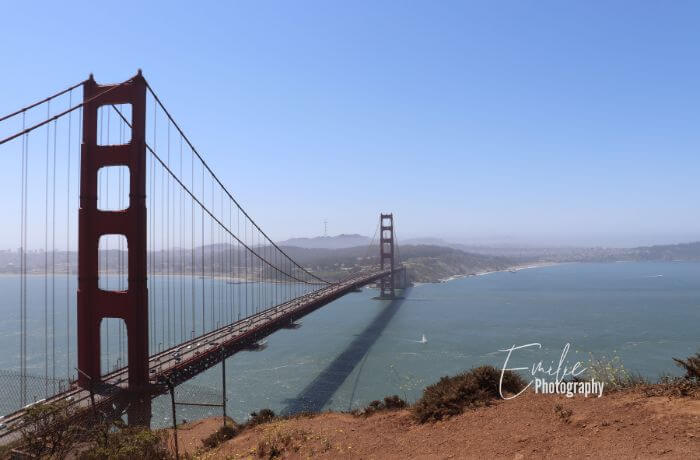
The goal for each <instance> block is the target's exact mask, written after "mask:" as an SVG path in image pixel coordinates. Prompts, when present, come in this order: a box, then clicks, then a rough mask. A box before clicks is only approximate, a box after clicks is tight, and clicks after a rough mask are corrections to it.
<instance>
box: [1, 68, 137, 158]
mask: <svg viewBox="0 0 700 460" xmlns="http://www.w3.org/2000/svg"><path fill="white" fill-rule="evenodd" d="M132 80H133V78H131V79H129V80H126V81H124V82H121V83H119V84H117V85H114V86H112V87H110V88H108V89H106V90H104V91H102V92H101V93H100V94H95V95H94V96H93V97H91V98H90V99H88V100H87V101H83V102H81V103H80V104H77V105H74V106H73V107H71V108H69V109H67V110H64V111H63V112H61V113H58V114H56V115H54V116H53V117H50V118H47V119H46V120H44V121H41V122H39V123H37V124H35V125H32V126H30V127H29V128H24V126H23V127H22V130H21V131H18V132H16V133H15V134H12V135H10V136H8V137H6V138H4V139H2V140H0V145H2V144H5V143H7V142H10V141H11V140H13V139H16V138H18V137H20V136H23V135H25V134H28V133H30V132H32V131H34V130H35V129H37V128H41V127H42V126H44V125H45V124H47V123H51V122H52V121H54V120H58V119H59V118H61V117H62V116H64V115H67V114H69V113H71V112H73V111H74V110H77V109H79V108H80V107H83V106H85V105H87V104H89V103H90V102H92V101H94V100H95V99H97V98H99V97H101V96H104V95H105V94H107V93H110V92H112V91H114V90H115V89H117V88H119V87H121V86H124V85H126V84H128V83H131V82H132ZM23 124H24V123H23Z"/></svg>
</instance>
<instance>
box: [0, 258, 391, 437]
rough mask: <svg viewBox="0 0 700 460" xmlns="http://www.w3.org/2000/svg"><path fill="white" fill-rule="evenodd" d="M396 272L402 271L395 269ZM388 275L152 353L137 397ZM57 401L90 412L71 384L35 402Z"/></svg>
mask: <svg viewBox="0 0 700 460" xmlns="http://www.w3.org/2000/svg"><path fill="white" fill-rule="evenodd" d="M398 270H401V268H397V269H396V271H398ZM390 272H391V269H386V270H378V269H377V270H373V271H367V272H362V273H360V274H357V275H355V276H353V277H351V278H348V279H346V280H343V281H341V282H338V283H334V284H330V285H328V286H327V287H324V288H322V289H319V290H317V291H315V292H312V293H309V294H306V295H303V296H300V297H297V298H295V299H292V300H290V301H288V302H285V303H282V304H280V305H277V306H275V307H272V308H269V309H267V310H264V311H262V312H259V313H257V314H255V315H252V316H249V317H247V318H245V319H242V320H239V321H236V322H235V323H232V324H229V325H226V326H224V327H221V328H219V329H215V330H213V331H211V332H208V333H206V334H203V335H201V336H199V337H196V338H194V339H192V340H189V341H186V342H184V343H182V344H180V345H178V346H176V347H173V348H169V349H167V350H164V351H162V352H160V353H157V354H155V355H152V356H151V357H150V358H149V368H150V369H149V372H150V381H151V383H152V384H153V385H152V386H151V388H149V389H148V391H146V392H145V393H142V394H147V395H148V396H149V397H150V398H154V397H156V396H158V395H160V394H163V393H165V392H166V391H167V387H166V386H165V385H164V382H166V381H170V382H171V383H172V384H173V385H178V384H180V383H182V382H184V381H186V380H188V379H190V378H192V377H194V376H195V375H197V374H199V373H201V372H203V371H205V370H206V369H208V368H210V367H212V366H214V365H216V364H218V363H219V362H221V360H222V359H224V358H225V357H228V356H231V355H233V354H235V353H237V352H238V351H241V350H245V349H250V348H252V347H255V345H256V343H257V342H258V341H259V340H261V339H262V338H264V337H266V336H268V335H270V334H272V333H273V332H275V331H277V330H279V329H282V328H285V327H289V326H290V325H291V324H292V323H293V322H294V321H296V320H297V319H299V318H301V317H303V316H305V315H307V314H309V313H311V312H312V311H314V310H316V309H318V308H320V307H322V306H324V305H327V304H328V303H330V302H332V301H333V300H335V299H337V298H339V297H341V296H343V295H345V294H347V293H348V292H351V291H353V290H355V289H357V288H359V287H362V286H364V285H367V284H369V283H372V282H374V281H376V280H378V279H380V278H382V277H383V276H386V275H388V274H389V273H390ZM127 380H128V369H127V368H126V367H124V368H121V369H118V370H116V371H114V372H111V373H109V374H107V375H105V376H104V377H103V382H102V383H101V384H99V385H96V386H95V388H94V389H93V390H94V396H93V397H94V399H95V406H99V407H103V406H105V405H107V404H111V403H112V402H113V401H115V400H116V399H117V398H119V397H120V396H123V394H124V393H126V392H127V389H128V388H127ZM58 401H66V402H67V403H68V404H69V405H71V406H73V407H76V408H78V409H89V408H90V406H91V394H90V392H89V391H88V390H87V389H84V388H81V387H79V386H77V385H76V384H75V383H74V384H73V385H72V386H71V388H70V389H69V390H67V391H64V392H61V393H58V394H56V395H54V396H52V397H51V398H49V399H47V400H45V401H39V402H37V403H50V402H58ZM37 403H34V404H37ZM31 405H33V404H31ZM31 405H29V406H26V407H25V408H23V409H20V410H18V411H16V412H14V413H12V414H9V415H6V416H5V417H4V418H3V419H2V420H0V422H2V423H3V424H4V425H5V427H4V428H3V429H2V430H1V431H0V443H2V444H4V443H7V442H10V441H11V440H13V439H16V438H17V436H18V430H19V429H21V428H22V426H23V416H24V414H25V410H26V409H27V408H28V407H30V406H31Z"/></svg>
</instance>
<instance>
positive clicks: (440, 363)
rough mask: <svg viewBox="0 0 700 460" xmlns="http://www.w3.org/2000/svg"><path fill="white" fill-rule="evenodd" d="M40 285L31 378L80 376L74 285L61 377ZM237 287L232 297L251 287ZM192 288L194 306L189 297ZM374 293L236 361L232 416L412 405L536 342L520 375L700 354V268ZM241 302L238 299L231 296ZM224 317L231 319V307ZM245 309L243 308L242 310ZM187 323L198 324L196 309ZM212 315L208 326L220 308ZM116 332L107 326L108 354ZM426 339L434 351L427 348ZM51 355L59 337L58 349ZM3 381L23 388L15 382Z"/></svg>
mask: <svg viewBox="0 0 700 460" xmlns="http://www.w3.org/2000/svg"><path fill="white" fill-rule="evenodd" d="M29 278H30V280H29V290H30V298H29V304H30V305H29V311H30V314H29V326H30V328H29V332H30V334H29V340H28V341H29V359H28V362H29V372H30V373H31V374H33V375H37V376H43V375H44V373H45V372H48V375H50V376H51V375H52V374H53V373H54V372H55V374H56V376H57V377H65V375H66V373H68V372H71V369H72V368H74V367H75V357H74V356H75V343H74V339H73V340H72V342H70V354H71V356H72V358H71V362H70V365H69V363H68V362H67V360H66V350H67V348H68V347H69V345H68V343H69V342H67V335H66V334H67V333H68V330H69V328H70V330H71V331H73V332H72V335H74V331H75V312H74V311H72V312H71V315H72V316H71V321H70V322H66V321H65V313H64V312H65V311H66V302H68V305H73V302H74V290H75V279H74V278H73V279H67V278H65V277H64V278H63V279H61V278H58V279H57V282H56V286H55V287H54V286H51V284H49V286H48V287H49V292H50V293H51V292H54V291H53V289H52V288H55V292H56V294H55V296H56V302H55V310H56V325H55V330H56V347H55V349H56V356H57V357H56V363H57V364H56V369H55V371H54V369H52V367H51V366H49V368H48V371H46V370H45V368H44V364H43V363H44V333H43V331H44V329H43V328H44V319H43V311H44V301H43V299H44V281H43V277H41V276H30V277H29ZM18 280H19V278H18V277H14V276H3V277H0V292H2V293H3V297H2V299H0V302H2V303H0V311H2V312H3V314H4V319H3V321H2V322H0V331H1V332H2V333H0V349H1V350H4V352H3V353H0V372H5V370H9V371H10V372H15V371H16V370H17V369H18V367H19V346H18V344H19V316H18V302H19V290H18V286H19V282H18ZM67 282H70V284H67ZM165 282H166V280H165V279H163V278H158V277H156V278H154V279H153V280H152V283H153V284H152V289H151V291H149V292H150V293H151V296H153V295H154V293H155V294H156V298H155V299H154V298H151V306H152V307H154V317H155V318H156V319H157V320H158V319H160V320H161V321H160V322H159V323H158V328H157V331H156V334H157V337H159V338H157V339H156V340H152V341H151V342H152V347H154V348H155V347H158V346H159V342H162V341H164V340H165V341H167V335H166V334H165V333H164V332H163V331H162V330H161V326H162V324H163V323H162V317H163V313H164V312H165V308H166V307H165V306H164V304H163V303H162V297H163V296H162V289H161V288H162V286H163V283H165ZM179 282H183V283H187V284H188V285H189V284H190V283H191V279H182V280H178V278H177V277H171V279H170V283H172V288H173V289H174V291H173V296H174V297H173V299H179V297H178V296H177V291H178V289H180V288H179V287H178V283H179ZM200 282H201V281H199V280H197V283H200ZM207 283H209V284H207V285H206V286H204V291H205V293H208V292H210V291H211V292H212V294H207V295H211V297H205V298H204V302H205V303H207V304H210V303H212V299H215V294H216V292H218V291H216V289H218V288H219V285H218V284H217V283H220V284H221V285H222V286H221V287H222V289H224V287H223V284H225V283H223V282H221V281H207ZM228 286H229V287H228V289H232V290H233V291H231V292H232V293H234V292H235V289H240V288H242V287H241V286H239V287H236V286H233V287H231V285H228ZM211 287H213V288H214V290H211V289H210V288H211ZM182 289H183V291H182V292H185V294H186V297H187V298H189V293H188V292H187V290H186V288H185V287H183V288H182ZM251 289H252V288H251ZM66 293H68V294H69V295H68V296H66ZM158 293H161V295H159V294H158ZM375 295H376V291H373V290H370V289H365V290H363V291H362V292H360V293H352V294H348V295H346V296H345V297H343V298H341V299H339V300H337V301H335V302H333V303H332V304H330V305H327V306H326V307H324V308H322V309H320V310H318V311H316V312H314V313H312V314H311V315H309V316H307V317H305V318H304V319H303V320H302V322H303V324H302V327H301V328H299V329H295V330H281V331H279V332H277V333H275V334H273V335H272V336H270V337H269V338H268V339H267V340H268V347H267V349H266V350H264V351H261V352H242V353H239V354H237V355H234V356H233V357H232V358H230V359H228V361H227V374H228V375H227V386H228V398H229V400H228V413H229V415H231V416H233V417H234V418H236V419H239V420H242V419H245V418H246V417H247V415H248V414H249V413H250V412H251V411H253V410H257V409H261V408H265V407H269V408H271V409H273V410H275V411H276V412H294V411H299V410H329V409H332V410H348V409H352V408H355V407H364V406H366V405H367V403H368V402H370V401H371V400H373V399H377V398H381V397H383V396H385V395H389V394H398V395H399V396H401V397H403V398H406V399H408V400H410V401H412V400H415V399H417V398H418V397H419V395H420V393H421V390H422V389H423V388H424V387H425V386H426V385H428V384H430V383H432V382H434V381H436V380H437V379H438V378H439V377H440V376H442V375H448V374H454V373H456V372H459V371H461V370H463V369H468V368H470V367H472V366H476V365H480V364H493V365H496V366H499V367H500V366H502V365H503V362H504V358H505V353H503V352H501V351H499V350H502V349H505V348H508V347H511V346H512V345H524V344H528V343H533V342H538V343H541V345H542V348H541V349H538V350H535V349H528V350H522V351H520V352H516V353H515V354H514V356H513V360H512V362H511V363H510V365H511V367H515V366H518V367H519V366H532V364H534V363H536V362H538V361H543V362H544V363H545V364H548V363H551V362H552V361H558V359H559V357H560V355H561V352H562V347H563V346H564V345H565V344H566V343H570V344H571V351H570V352H569V355H568V358H567V360H568V362H569V363H574V362H576V361H582V362H587V361H588V360H589V357H590V354H591V353H592V354H593V355H594V356H596V357H603V356H607V357H609V358H612V357H619V359H620V360H621V361H622V362H623V363H624V365H625V367H626V368H627V369H630V370H632V371H635V372H639V373H640V374H642V375H643V376H646V377H649V378H652V379H654V378H657V377H658V376H659V375H661V374H664V373H671V374H676V375H679V374H680V369H679V368H677V367H676V366H674V364H673V362H672V360H671V357H686V356H688V355H690V354H692V353H694V352H696V351H697V350H698V349H699V348H700V333H699V332H698V330H699V328H698V327H697V325H698V324H700V263H670V262H669V263H611V264H565V265H558V266H551V267H542V268H536V269H528V270H522V271H519V272H517V273H509V272H505V273H493V274H489V275H483V276H476V277H469V278H462V279H457V280H454V281H450V282H448V283H441V284H425V285H419V286H416V287H413V288H412V289H410V290H409V291H408V292H407V293H406V296H405V299H403V300H400V301H394V302H387V301H377V300H373V299H372V297H373V296H375ZM52 298H53V297H52V296H51V295H50V296H49V299H52ZM197 298H198V299H199V296H197ZM230 298H232V299H235V298H238V297H237V295H233V294H232V295H231V297H230ZM51 305H52V304H51V302H49V325H48V327H49V330H53V329H52V328H53V326H52V324H51V313H50V312H51ZM178 308H179V307H178ZM199 310H200V305H199V304H198V305H197V306H196V308H195V312H196V317H195V328H201V325H202V324H201V321H200V319H199V317H200V313H199ZM215 314H217V315H218V314H222V315H223V317H225V316H226V312H225V311H223V312H221V311H219V312H215ZM237 314H238V312H237V310H236V309H235V308H234V309H233V310H232V311H231V312H230V315H234V316H235V315H237ZM185 316H186V317H189V310H188V311H186V312H185ZM217 318H218V316H217ZM217 318H215V319H217ZM205 320H206V321H210V320H209V311H207V316H206V319H205ZM217 320H218V319H217ZM210 322H211V323H213V322H214V320H211V321H210ZM210 326H211V324H208V325H206V327H207V328H209V327H210ZM108 327H109V328H110V330H111V332H110V334H111V335H110V338H109V350H110V352H109V356H108V357H105V358H104V359H103V363H104V366H105V367H107V368H108V367H110V366H114V365H115V364H116V363H117V360H118V359H119V349H120V347H119V341H118V337H119V334H118V329H117V327H118V322H117V321H113V322H111V323H110V325H109V326H108ZM188 329H191V327H180V326H179V324H177V323H176V324H174V325H173V332H172V337H171V338H170V339H171V340H172V341H175V340H177V339H178V337H177V335H178V334H179V333H180V332H176V331H181V332H182V331H184V332H185V333H186V332H187V330H188ZM104 335H105V328H104V327H103V350H104V349H105V348H106V346H105V345H106V343H107V341H106V338H105V337H104ZM423 335H425V337H426V339H427V343H420V342H421V338H422V336H423ZM124 345H125V344H124ZM52 349H53V348H52V343H51V342H50V343H49V353H52ZM108 363H109V364H108ZM72 372H73V373H74V370H73V371H72ZM0 377H2V375H0ZM8 379H9V380H8ZM5 380H7V382H6V383H8V382H9V383H12V382H10V380H12V378H11V375H10V376H9V377H8V376H6V377H5ZM8 385H9V384H8ZM220 385H221V368H220V366H217V367H215V368H212V369H210V370H209V371H207V372H205V373H203V374H201V375H199V376H198V377H197V378H195V379H193V380H191V381H190V382H187V383H185V384H183V385H181V386H180V387H179V388H178V390H177V398H178V399H179V400H181V401H188V402H203V403H215V402H219V401H220V398H221V394H220ZM35 387H36V388H35ZM39 387H41V388H39ZM32 388H33V391H34V392H36V393H37V395H35V396H37V397H43V394H41V393H42V391H44V385H43V384H42V385H38V386H37V385H35V386H32ZM2 391H3V398H1V400H2V407H0V409H2V410H0V412H2V411H5V412H6V411H8V410H9V409H11V408H12V407H14V406H16V405H17V401H16V398H17V397H16V395H15V393H14V392H13V391H12V388H11V387H10V386H6V387H5V389H4V390H2ZM219 413H220V410H219V409H217V408H206V409H202V408H193V407H186V406H182V407H179V408H178V418H179V419H182V418H185V419H190V420H191V419H194V418H199V417H203V416H207V415H214V414H219ZM169 416H170V407H169V398H166V397H160V398H158V399H157V400H156V401H155V403H154V419H153V424H154V425H155V426H158V425H164V424H168V423H170V421H169Z"/></svg>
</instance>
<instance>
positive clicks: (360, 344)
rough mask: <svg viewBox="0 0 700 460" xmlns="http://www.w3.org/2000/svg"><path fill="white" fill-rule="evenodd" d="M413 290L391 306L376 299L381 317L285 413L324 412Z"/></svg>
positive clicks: (359, 335) (313, 381)
mask: <svg viewBox="0 0 700 460" xmlns="http://www.w3.org/2000/svg"><path fill="white" fill-rule="evenodd" d="M410 289H411V288H410V287H409V288H407V289H406V290H405V291H404V292H403V296H402V298H397V299H394V300H392V301H390V302H389V303H388V304H387V303H386V301H385V300H384V301H381V300H373V302H377V308H380V309H381V310H380V311H379V313H378V314H377V316H375V317H374V319H373V320H372V322H371V323H370V324H368V325H367V327H365V329H364V330H363V331H362V332H360V333H359V334H358V335H357V336H356V337H355V339H353V341H352V342H350V344H349V345H348V346H347V348H345V350H343V351H342V352H341V353H340V354H339V355H338V356H336V358H335V359H334V360H333V361H331V362H330V364H328V366H326V368H325V369H323V370H322V371H321V373H320V374H318V375H317V376H316V378H314V379H313V380H312V381H311V382H310V383H309V384H308V385H307V386H306V387H305V388H304V389H303V390H302V391H301V392H300V393H299V394H298V395H297V396H296V397H295V398H293V399H289V400H287V401H286V403H287V406H286V407H285V408H284V409H283V410H282V413H283V414H286V415H289V414H296V413H299V412H319V411H321V409H322V408H323V406H325V405H326V403H328V401H330V400H331V398H332V397H333V395H334V394H335V392H336V391H337V390H338V388H340V386H341V385H342V384H343V382H345V380H346V379H347V378H348V376H349V375H350V374H351V373H352V371H353V370H354V369H355V367H357V365H358V364H360V363H361V362H362V361H363V359H364V358H365V356H366V355H367V352H368V351H369V349H370V348H372V345H374V343H375V342H376V341H377V339H378V338H379V336H380V335H381V334H382V332H383V331H384V329H386V326H387V325H388V324H389V322H390V321H391V319H392V318H393V317H394V315H395V314H396V312H397V311H398V310H399V307H400V306H401V304H402V303H403V302H404V297H406V296H407V295H408V293H409V291H410ZM360 372H361V370H360ZM353 393H354V390H353Z"/></svg>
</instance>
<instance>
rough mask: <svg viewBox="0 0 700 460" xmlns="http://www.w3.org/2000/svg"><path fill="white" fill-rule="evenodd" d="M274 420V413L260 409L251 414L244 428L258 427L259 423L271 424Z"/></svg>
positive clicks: (270, 410)
mask: <svg viewBox="0 0 700 460" xmlns="http://www.w3.org/2000/svg"><path fill="white" fill-rule="evenodd" d="M274 419H275V412H274V411H273V410H272V409H261V410H260V412H251V413H250V420H248V421H247V422H246V426H255V425H260V424H261V423H267V422H271V421H273V420H274Z"/></svg>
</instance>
